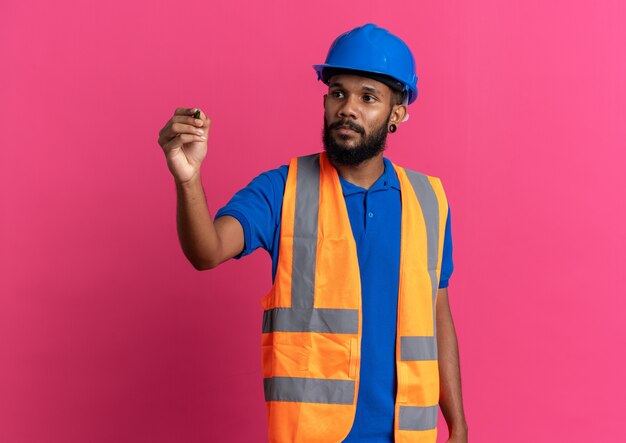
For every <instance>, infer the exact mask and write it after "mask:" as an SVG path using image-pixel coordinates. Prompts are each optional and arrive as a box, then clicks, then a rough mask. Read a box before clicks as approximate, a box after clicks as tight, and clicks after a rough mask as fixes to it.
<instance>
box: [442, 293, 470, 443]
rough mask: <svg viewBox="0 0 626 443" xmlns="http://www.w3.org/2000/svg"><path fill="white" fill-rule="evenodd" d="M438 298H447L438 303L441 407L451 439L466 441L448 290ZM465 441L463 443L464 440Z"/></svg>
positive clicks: (457, 357) (459, 374)
mask: <svg viewBox="0 0 626 443" xmlns="http://www.w3.org/2000/svg"><path fill="white" fill-rule="evenodd" d="M442 292H444V293H443V294H439V295H438V298H439V297H442V298H445V300H441V303H439V302H438V303H437V348H438V356H439V386H440V398H439V405H440V407H441V412H442V413H443V416H444V417H445V419H446V423H447V424H448V429H449V432H450V436H458V437H461V438H462V439H466V438H467V422H466V420H465V414H464V412H463V399H462V395H461V370H460V364H459V350H458V343H457V338H456V331H455V328H454V322H453V320H452V314H451V312H450V306H449V304H448V300H447V297H448V294H447V289H446V290H445V291H442ZM461 441H463V440H461Z"/></svg>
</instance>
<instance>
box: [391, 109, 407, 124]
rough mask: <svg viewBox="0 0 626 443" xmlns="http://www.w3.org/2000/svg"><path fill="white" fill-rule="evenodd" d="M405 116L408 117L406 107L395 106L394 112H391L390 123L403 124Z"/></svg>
mask: <svg viewBox="0 0 626 443" xmlns="http://www.w3.org/2000/svg"><path fill="white" fill-rule="evenodd" d="M405 115H406V105H394V106H393V110H392V111H391V117H390V119H389V121H390V122H391V123H395V124H396V125H397V124H399V123H401V122H402V120H404V116H405Z"/></svg>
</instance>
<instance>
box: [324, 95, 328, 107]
mask: <svg viewBox="0 0 626 443" xmlns="http://www.w3.org/2000/svg"><path fill="white" fill-rule="evenodd" d="M326 97H328V94H324V109H326Z"/></svg>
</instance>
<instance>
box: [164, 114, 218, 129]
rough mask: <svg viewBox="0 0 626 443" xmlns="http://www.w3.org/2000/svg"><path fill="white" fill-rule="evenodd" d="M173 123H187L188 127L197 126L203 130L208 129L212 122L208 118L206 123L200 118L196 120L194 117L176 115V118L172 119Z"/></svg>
mask: <svg viewBox="0 0 626 443" xmlns="http://www.w3.org/2000/svg"><path fill="white" fill-rule="evenodd" d="M172 123H186V124H188V125H192V126H197V127H199V128H201V127H207V126H208V123H210V121H209V119H208V118H207V119H206V121H204V120H201V119H199V118H194V117H193V116H187V115H175V116H174V117H172Z"/></svg>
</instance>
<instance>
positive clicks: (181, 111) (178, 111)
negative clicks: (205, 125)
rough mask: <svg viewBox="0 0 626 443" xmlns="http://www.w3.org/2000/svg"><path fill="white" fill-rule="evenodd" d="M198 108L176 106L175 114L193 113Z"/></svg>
mask: <svg viewBox="0 0 626 443" xmlns="http://www.w3.org/2000/svg"><path fill="white" fill-rule="evenodd" d="M196 109H198V108H176V111H174V115H193V113H194V112H196ZM200 112H202V111H200Z"/></svg>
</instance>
